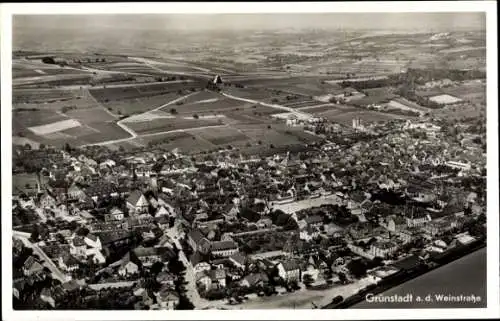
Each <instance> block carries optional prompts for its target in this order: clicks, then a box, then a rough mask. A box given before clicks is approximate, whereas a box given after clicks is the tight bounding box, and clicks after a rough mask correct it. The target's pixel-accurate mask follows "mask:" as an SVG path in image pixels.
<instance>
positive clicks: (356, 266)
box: [347, 260, 367, 278]
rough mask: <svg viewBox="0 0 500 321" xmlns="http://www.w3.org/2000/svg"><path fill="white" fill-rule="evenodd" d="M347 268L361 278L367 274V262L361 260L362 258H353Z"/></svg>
mask: <svg viewBox="0 0 500 321" xmlns="http://www.w3.org/2000/svg"><path fill="white" fill-rule="evenodd" d="M347 268H348V269H349V272H351V274H352V275H354V277H356V278H360V277H363V276H365V275H366V270H367V267H366V264H365V263H364V262H363V261H361V260H352V261H351V262H349V264H347Z"/></svg>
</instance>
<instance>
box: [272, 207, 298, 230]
mask: <svg viewBox="0 0 500 321" xmlns="http://www.w3.org/2000/svg"><path fill="white" fill-rule="evenodd" d="M269 218H270V219H271V221H272V222H273V224H274V225H277V226H281V227H283V229H284V230H297V229H298V228H299V226H298V224H297V221H295V219H293V218H292V216H291V215H289V214H286V213H285V212H283V211H282V210H276V211H272V212H271V213H269Z"/></svg>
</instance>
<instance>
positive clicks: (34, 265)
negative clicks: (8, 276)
mask: <svg viewBox="0 0 500 321" xmlns="http://www.w3.org/2000/svg"><path fill="white" fill-rule="evenodd" d="M42 271H43V266H42V265H41V264H40V263H38V261H37V260H36V259H35V257H33V256H29V257H28V258H27V259H26V261H24V264H23V273H24V275H25V276H31V275H37V274H40V273H42Z"/></svg>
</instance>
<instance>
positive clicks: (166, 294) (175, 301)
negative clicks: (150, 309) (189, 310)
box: [155, 287, 179, 310]
mask: <svg viewBox="0 0 500 321" xmlns="http://www.w3.org/2000/svg"><path fill="white" fill-rule="evenodd" d="M155 296H156V302H158V304H159V305H160V309H162V310H174V309H175V308H176V307H177V305H179V295H178V294H177V293H176V292H175V290H172V289H171V288H170V287H163V288H162V289H161V290H160V291H159V292H157V293H155Z"/></svg>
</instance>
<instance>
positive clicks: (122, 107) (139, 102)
mask: <svg viewBox="0 0 500 321" xmlns="http://www.w3.org/2000/svg"><path fill="white" fill-rule="evenodd" d="M180 97H181V96H179V94H177V93H168V94H162V95H155V96H149V97H142V98H134V99H124V100H113V101H109V102H105V103H102V105H103V106H104V107H105V108H106V109H108V110H109V111H111V112H112V113H114V114H118V115H132V114H137V113H143V112H147V111H149V110H152V109H155V108H158V107H161V106H163V105H165V104H167V103H169V102H171V101H172V100H174V99H177V98H180Z"/></svg>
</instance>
